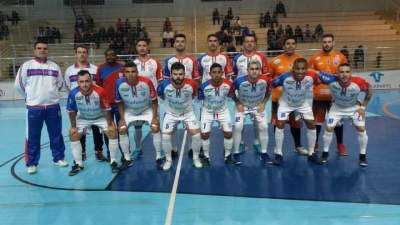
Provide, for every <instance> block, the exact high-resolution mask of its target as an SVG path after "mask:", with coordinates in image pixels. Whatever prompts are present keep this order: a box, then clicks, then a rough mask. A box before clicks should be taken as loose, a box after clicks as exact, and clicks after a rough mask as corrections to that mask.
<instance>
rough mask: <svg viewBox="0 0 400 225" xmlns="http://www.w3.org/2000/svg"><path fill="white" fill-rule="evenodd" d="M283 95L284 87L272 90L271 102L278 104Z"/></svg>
mask: <svg viewBox="0 0 400 225" xmlns="http://www.w3.org/2000/svg"><path fill="white" fill-rule="evenodd" d="M281 95H282V87H276V88H274V89H272V94H271V100H272V102H276V103H277V102H278V101H279V98H280V97H281Z"/></svg>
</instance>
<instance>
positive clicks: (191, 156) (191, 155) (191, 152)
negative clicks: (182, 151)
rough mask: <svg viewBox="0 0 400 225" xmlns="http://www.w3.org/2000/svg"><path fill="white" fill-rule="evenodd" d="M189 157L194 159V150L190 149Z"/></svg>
mask: <svg viewBox="0 0 400 225" xmlns="http://www.w3.org/2000/svg"><path fill="white" fill-rule="evenodd" d="M188 157H189V159H193V149H189V151H188Z"/></svg>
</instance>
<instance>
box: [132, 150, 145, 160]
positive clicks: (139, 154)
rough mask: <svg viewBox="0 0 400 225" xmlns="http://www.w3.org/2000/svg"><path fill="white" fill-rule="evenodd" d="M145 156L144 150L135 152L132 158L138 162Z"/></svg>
mask: <svg viewBox="0 0 400 225" xmlns="http://www.w3.org/2000/svg"><path fill="white" fill-rule="evenodd" d="M142 155H143V151H142V149H139V150H135V151H133V152H132V154H131V157H132V160H138V159H139V158H140V157H141V156H142Z"/></svg>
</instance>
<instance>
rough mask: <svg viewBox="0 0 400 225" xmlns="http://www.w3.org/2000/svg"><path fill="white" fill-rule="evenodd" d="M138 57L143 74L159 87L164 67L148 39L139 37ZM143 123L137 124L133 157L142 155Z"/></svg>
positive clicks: (139, 68) (155, 86)
mask: <svg viewBox="0 0 400 225" xmlns="http://www.w3.org/2000/svg"><path fill="white" fill-rule="evenodd" d="M136 51H137V53H138V57H137V58H135V59H134V60H133V63H135V64H136V65H137V68H138V72H139V74H140V75H141V76H144V77H147V78H148V79H150V80H151V82H152V83H153V86H154V88H155V89H157V86H158V83H159V82H160V81H161V80H162V79H163V74H162V67H161V64H160V62H159V61H158V60H156V59H154V58H153V57H151V56H150V55H149V42H148V40H147V39H139V40H138V41H137V42H136ZM142 125H143V124H142V123H136V124H135V143H136V149H135V150H134V151H133V152H132V156H133V159H137V158H139V157H140V155H142Z"/></svg>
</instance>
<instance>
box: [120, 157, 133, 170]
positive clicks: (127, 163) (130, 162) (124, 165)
mask: <svg viewBox="0 0 400 225" xmlns="http://www.w3.org/2000/svg"><path fill="white" fill-rule="evenodd" d="M131 166H133V160H126V159H125V160H124V162H123V163H122V168H121V169H127V168H128V167H131Z"/></svg>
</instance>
